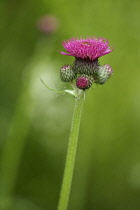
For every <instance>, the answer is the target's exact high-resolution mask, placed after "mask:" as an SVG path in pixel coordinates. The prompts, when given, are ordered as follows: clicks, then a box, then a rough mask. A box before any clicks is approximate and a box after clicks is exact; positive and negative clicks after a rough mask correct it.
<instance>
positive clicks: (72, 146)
mask: <svg viewBox="0 0 140 210" xmlns="http://www.w3.org/2000/svg"><path fill="white" fill-rule="evenodd" d="M83 102H84V94H82V95H81V96H80V97H78V98H76V100H75V107H74V113H73V118H72V124H71V132H70V138H69V145H68V151H67V157H66V163H65V170H64V177H63V181H62V187H61V192H60V199H59V203H58V210H67V207H68V202H69V196H70V190H71V184H72V177H73V171H74V164H75V158H76V150H77V143H78V134H79V127H80V120H81V113H82V107H83Z"/></svg>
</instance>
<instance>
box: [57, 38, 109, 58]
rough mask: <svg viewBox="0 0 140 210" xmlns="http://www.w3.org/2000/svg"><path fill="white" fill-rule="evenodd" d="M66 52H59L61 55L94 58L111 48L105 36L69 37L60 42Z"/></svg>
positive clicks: (106, 52) (104, 53)
mask: <svg viewBox="0 0 140 210" xmlns="http://www.w3.org/2000/svg"><path fill="white" fill-rule="evenodd" d="M62 45H63V47H64V48H65V49H66V51H67V53H66V52H61V54H62V55H69V56H74V57H76V58H81V59H88V60H91V61H93V60H95V59H97V58H99V57H101V56H103V55H106V54H108V53H110V52H112V51H113V50H112V49H110V47H109V46H108V45H109V42H108V40H106V39H105V38H100V37H99V38H96V37H94V38H87V39H83V38H80V39H77V38H74V37H73V38H71V39H68V40H65V41H64V42H63V43H62Z"/></svg>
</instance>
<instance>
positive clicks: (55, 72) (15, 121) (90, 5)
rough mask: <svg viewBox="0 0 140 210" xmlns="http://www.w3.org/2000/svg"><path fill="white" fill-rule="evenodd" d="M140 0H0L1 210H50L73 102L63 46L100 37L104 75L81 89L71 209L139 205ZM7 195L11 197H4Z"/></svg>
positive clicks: (131, 209) (128, 209)
mask: <svg viewBox="0 0 140 210" xmlns="http://www.w3.org/2000/svg"><path fill="white" fill-rule="evenodd" d="M139 8H140V1H138V0H133V1H130V0H118V1H113V0H106V1H104V0H99V1H94V0H87V1H81V0H71V1H64V0H58V1H57V0H13V1H10V0H1V2H0V210H5V209H6V210H7V209H8V205H9V208H10V210H56V209H57V203H58V198H59V192H60V187H61V181H62V177H63V170H64V163H65V156H66V151H67V145H68V138H69V132H70V124H71V118H72V112H73V106H74V99H73V98H72V97H71V96H69V95H57V94H56V93H54V92H51V91H49V90H48V89H46V87H44V85H43V84H42V82H41V80H40V78H42V79H43V80H44V82H45V83H46V84H48V85H49V86H51V87H53V88H56V89H64V88H65V87H67V86H68V85H67V84H64V83H62V82H61V81H60V79H59V69H60V67H61V66H62V65H64V64H71V63H72V62H73V60H74V58H72V57H69V56H63V55H61V54H60V53H59V52H58V51H59V50H62V49H63V48H62V46H61V42H62V41H63V40H65V39H68V38H71V37H81V36H83V37H86V36H100V37H105V38H107V39H108V40H109V41H110V45H111V46H113V47H114V51H113V52H112V53H111V54H109V55H106V56H104V57H102V58H100V63H101V65H103V64H109V65H111V66H112V68H113V70H114V74H113V76H112V78H111V79H110V80H109V81H108V82H107V83H106V84H105V85H103V86H98V87H96V88H92V89H91V90H89V91H88V93H87V95H86V101H85V104H84V108H83V114H82V122H81V129H80V135H79V144H78V153H77V159H76V165H75V171H74V178H73V185H72V191H71V196H70V202H69V210H139V209H140V129H139V124H140V82H139V81H140V71H139V66H140V12H139ZM10 198H12V199H10Z"/></svg>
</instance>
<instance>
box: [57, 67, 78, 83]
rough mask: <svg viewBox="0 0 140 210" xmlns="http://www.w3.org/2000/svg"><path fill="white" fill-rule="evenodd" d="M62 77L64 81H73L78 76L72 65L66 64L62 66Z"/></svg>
mask: <svg viewBox="0 0 140 210" xmlns="http://www.w3.org/2000/svg"><path fill="white" fill-rule="evenodd" d="M60 78H61V80H62V82H72V81H73V80H74V79H75V78H76V74H75V72H74V71H73V69H72V66H71V65H64V66H62V67H61V69H60Z"/></svg>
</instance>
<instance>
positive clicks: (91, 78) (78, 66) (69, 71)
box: [60, 38, 112, 90]
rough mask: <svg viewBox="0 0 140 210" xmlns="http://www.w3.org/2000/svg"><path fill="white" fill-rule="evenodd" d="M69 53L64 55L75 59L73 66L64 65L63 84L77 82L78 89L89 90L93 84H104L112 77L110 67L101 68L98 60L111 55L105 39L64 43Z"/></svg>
mask: <svg viewBox="0 0 140 210" xmlns="http://www.w3.org/2000/svg"><path fill="white" fill-rule="evenodd" d="M63 47H64V48H65V49H66V50H67V52H68V53H65V52H61V54H63V55H70V56H74V57H75V61H74V63H73V65H64V66H62V67H61V69H60V78H61V80H62V81H63V82H75V84H76V86H77V88H78V89H82V90H86V89H89V88H90V87H91V86H92V84H93V83H96V84H100V85H102V84H104V83H105V82H106V81H107V80H108V79H109V77H110V76H111V75H112V69H111V67H110V66H109V65H103V66H100V65H99V62H98V58H99V57H101V56H103V55H106V54H108V53H110V52H111V51H112V50H111V49H110V47H109V46H108V41H107V40H105V39H104V38H98V39H97V38H94V39H91V38H89V39H80V40H78V39H75V38H72V39H70V40H67V41H65V42H63Z"/></svg>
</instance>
